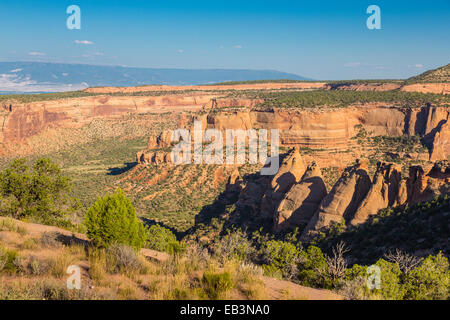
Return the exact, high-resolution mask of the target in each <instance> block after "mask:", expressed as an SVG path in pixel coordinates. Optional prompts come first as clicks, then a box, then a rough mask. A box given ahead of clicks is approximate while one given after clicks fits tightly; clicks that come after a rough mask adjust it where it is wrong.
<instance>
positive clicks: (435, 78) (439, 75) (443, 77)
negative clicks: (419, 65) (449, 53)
mask: <svg viewBox="0 0 450 320" xmlns="http://www.w3.org/2000/svg"><path fill="white" fill-rule="evenodd" d="M433 82H434V83H439V82H450V63H449V64H447V65H445V66H442V67H439V68H436V69H432V70H428V71H425V72H424V73H421V74H419V75H417V76H414V77H411V78H409V79H407V80H406V81H405V83H406V84H411V83H433Z"/></svg>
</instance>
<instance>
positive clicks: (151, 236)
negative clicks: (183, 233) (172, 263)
mask: <svg viewBox="0 0 450 320" xmlns="http://www.w3.org/2000/svg"><path fill="white" fill-rule="evenodd" d="M146 233H147V242H146V245H145V246H146V247H147V248H149V249H153V250H158V251H164V252H168V253H177V252H179V251H180V250H181V246H180V243H179V242H178V241H177V237H176V236H175V235H174V234H173V232H172V231H170V230H169V229H167V228H164V227H161V226H160V225H159V224H155V225H153V226H151V227H150V228H148V229H147V232H146Z"/></svg>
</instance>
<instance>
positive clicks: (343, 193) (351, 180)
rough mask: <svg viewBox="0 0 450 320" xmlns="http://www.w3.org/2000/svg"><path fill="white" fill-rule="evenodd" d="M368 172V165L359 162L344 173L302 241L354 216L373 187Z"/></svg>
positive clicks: (304, 232)
mask: <svg viewBox="0 0 450 320" xmlns="http://www.w3.org/2000/svg"><path fill="white" fill-rule="evenodd" d="M366 170H367V167H366V165H365V164H361V163H360V162H359V161H358V162H357V164H356V165H354V166H351V167H348V168H347V169H346V170H345V171H344V173H343V174H342V176H341V177H340V179H339V180H338V182H337V183H336V184H335V185H334V186H333V188H332V189H331V191H330V193H329V194H328V195H327V196H326V197H325V198H324V199H323V200H322V202H321V203H320V207H319V209H318V210H317V212H316V213H314V215H313V217H312V218H311V220H310V221H309V223H308V225H307V226H306V228H305V230H304V231H303V234H302V239H304V240H305V239H309V238H310V237H311V236H313V235H314V234H316V233H317V232H319V231H320V230H321V229H322V228H327V227H329V226H331V225H332V224H333V223H341V222H344V221H345V219H346V218H348V217H353V216H354V214H355V212H356V209H357V208H358V206H359V205H360V203H361V202H362V200H363V199H364V198H365V197H366V195H367V193H368V191H369V189H370V186H371V181H370V178H369V176H368V174H367V171H366Z"/></svg>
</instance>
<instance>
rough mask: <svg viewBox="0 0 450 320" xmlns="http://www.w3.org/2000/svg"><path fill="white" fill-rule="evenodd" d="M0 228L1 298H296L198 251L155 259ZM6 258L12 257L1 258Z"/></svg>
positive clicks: (258, 274)
mask: <svg viewBox="0 0 450 320" xmlns="http://www.w3.org/2000/svg"><path fill="white" fill-rule="evenodd" d="M4 225H8V227H7V229H8V230H4V231H0V241H1V248H2V252H1V254H0V256H1V258H2V259H0V264H3V265H4V266H3V265H0V266H1V268H0V269H1V270H0V299H58V300H64V299H152V300H155V299H158V300H168V299H178V300H180V299H193V300H196V299H211V298H213V299H274V298H275V299H276V298H278V299H280V298H281V299H295V298H299V297H297V296H295V293H296V292H295V290H293V293H292V294H290V293H289V292H288V293H286V294H283V295H281V296H280V294H274V290H273V288H272V289H271V288H270V286H274V284H275V283H274V281H275V282H276V284H275V285H279V286H280V287H284V286H285V284H284V282H283V283H281V282H280V283H278V282H279V280H275V279H272V280H273V281H272V282H271V283H269V284H267V278H266V277H264V276H263V271H262V270H261V268H260V267H258V266H255V265H253V264H248V263H242V262H240V261H237V260H225V261H222V260H220V261H219V260H217V259H216V258H214V257H211V256H210V255H209V254H207V253H206V252H204V251H202V250H200V249H199V248H194V247H190V248H189V249H188V250H187V251H186V253H184V254H182V255H176V256H170V258H169V259H167V260H163V261H156V260H154V259H151V260H150V259H149V260H148V259H146V258H145V257H144V256H143V255H142V254H141V253H137V252H135V251H133V250H132V249H130V248H127V247H123V246H113V247H112V248H109V249H97V248H94V247H90V246H88V247H86V246H85V244H82V243H79V242H72V241H69V242H68V243H67V242H66V243H62V242H61V241H63V240H62V237H59V236H58V233H54V232H51V233H49V232H44V231H43V232H42V233H40V234H37V233H35V232H33V233H31V232H30V233H29V234H26V235H24V236H20V235H19V234H18V233H17V232H13V231H10V230H11V229H14V228H15V227H14V224H10V223H9V222H7V223H6V224H4ZM27 226H28V225H27ZM30 230H31V229H30ZM8 255H10V256H11V258H8V259H9V260H6V259H4V257H7V256H8ZM3 262H4V263H3ZM6 264H7V265H8V267H7V268H6V267H5V266H6ZM70 265H77V266H80V268H81V280H82V288H81V290H68V289H67V288H66V280H67V277H69V275H68V274H67V273H66V272H67V267H68V266H70ZM277 281H278V282H277ZM292 286H296V285H294V284H292ZM303 290H307V289H306V288H304V289H303ZM300 298H301V297H300Z"/></svg>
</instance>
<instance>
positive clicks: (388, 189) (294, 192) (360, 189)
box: [223, 149, 450, 241]
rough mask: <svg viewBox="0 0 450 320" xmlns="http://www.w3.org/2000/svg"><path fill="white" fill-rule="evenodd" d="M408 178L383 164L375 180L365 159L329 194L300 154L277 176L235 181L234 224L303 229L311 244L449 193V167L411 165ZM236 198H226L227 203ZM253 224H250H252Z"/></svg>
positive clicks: (292, 154)
mask: <svg viewBox="0 0 450 320" xmlns="http://www.w3.org/2000/svg"><path fill="white" fill-rule="evenodd" d="M408 170H409V172H408V175H407V176H403V175H402V170H401V168H400V167H399V166H398V165H395V164H389V163H379V164H378V167H377V170H376V172H375V174H374V176H373V177H370V176H369V174H368V169H367V165H366V163H365V161H359V160H357V161H356V163H355V164H354V165H351V166H349V167H347V168H346V169H345V170H344V172H343V173H342V175H341V177H340V178H339V179H338V181H337V182H336V183H335V185H334V186H333V187H332V188H331V190H330V191H327V189H326V187H325V185H324V182H323V179H322V177H321V172H320V168H319V167H318V166H317V164H316V163H315V162H312V163H310V164H309V165H307V166H306V165H305V161H304V159H303V157H302V156H301V155H300V154H299V152H298V150H296V149H294V150H292V151H291V152H290V153H289V154H288V155H287V156H286V157H285V158H284V160H283V162H282V165H281V167H280V171H279V173H278V174H277V175H275V176H273V177H271V178H268V177H264V176H260V177H253V178H252V179H250V180H247V181H245V179H244V180H242V178H241V177H239V178H234V179H232V180H230V181H229V182H228V186H227V188H226V190H227V191H228V192H230V193H234V194H235V195H237V201H236V202H235V207H236V210H235V212H233V213H231V214H230V215H229V217H228V218H229V219H230V221H232V222H233V221H241V218H242V217H243V216H245V217H247V219H248V221H250V223H249V224H253V225H251V226H250V227H253V228H255V224H256V228H258V225H259V226H264V225H267V224H272V229H273V230H274V231H282V230H286V229H293V228H295V227H299V228H300V229H301V230H303V234H302V238H301V239H302V240H304V241H308V240H311V238H312V237H314V236H315V235H317V234H318V233H320V232H322V231H324V230H326V229H327V228H330V227H332V226H333V225H335V224H347V225H358V224H361V223H364V222H365V221H367V220H368V219H369V217H370V216H372V215H376V214H377V213H378V212H379V210H380V209H384V208H388V207H397V206H411V205H413V204H416V203H418V202H422V201H429V200H432V199H434V198H435V197H436V196H439V195H443V194H449V193H450V165H449V163H448V162H447V161H441V162H436V163H435V164H434V165H432V166H411V167H410V168H409V169H408ZM231 198H233V197H231V196H230V197H224V198H223V199H224V201H225V202H226V201H228V200H227V199H231ZM249 224H248V225H249Z"/></svg>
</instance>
